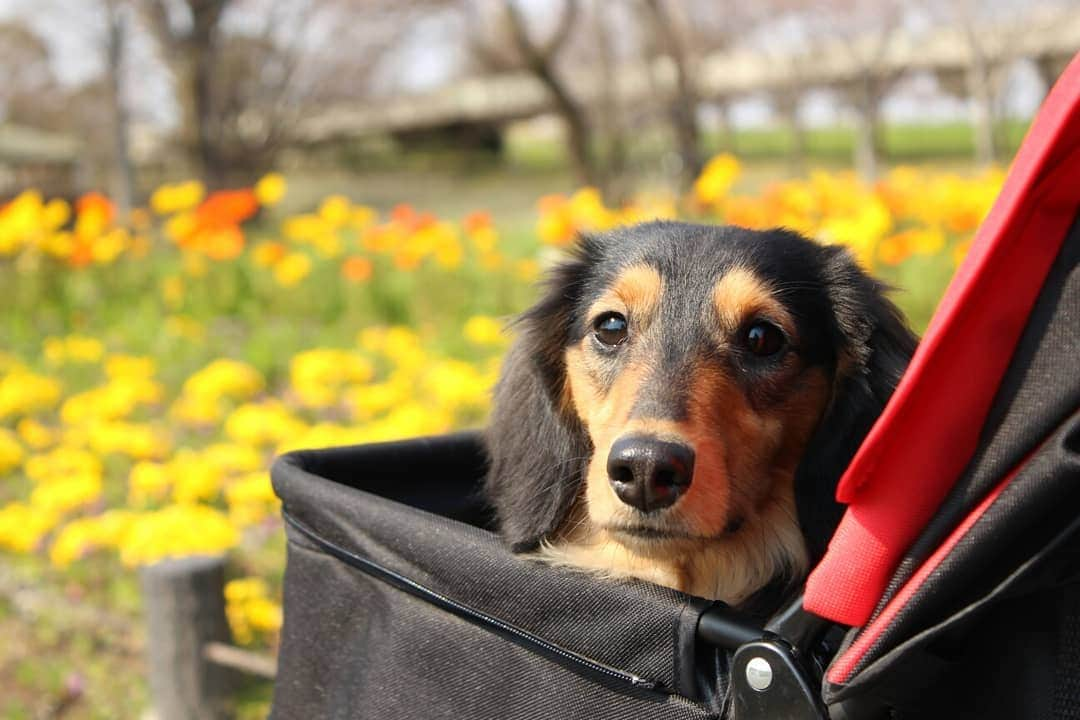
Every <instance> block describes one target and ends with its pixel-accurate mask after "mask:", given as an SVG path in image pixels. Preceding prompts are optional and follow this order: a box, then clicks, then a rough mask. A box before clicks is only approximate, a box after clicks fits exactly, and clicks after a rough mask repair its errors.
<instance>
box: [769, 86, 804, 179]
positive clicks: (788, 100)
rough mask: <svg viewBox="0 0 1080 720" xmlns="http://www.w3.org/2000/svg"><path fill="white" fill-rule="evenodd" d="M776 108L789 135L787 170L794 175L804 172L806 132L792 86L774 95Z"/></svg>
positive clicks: (797, 98)
mask: <svg viewBox="0 0 1080 720" xmlns="http://www.w3.org/2000/svg"><path fill="white" fill-rule="evenodd" d="M776 105H777V109H778V110H779V112H780V116H781V118H783V121H784V125H786V126H787V129H788V134H789V135H790V137H791V147H790V149H789V150H788V166H789V171H790V172H791V174H792V175H794V176H801V175H802V174H803V173H805V172H806V133H805V131H804V130H803V126H802V120H801V119H800V118H799V95H798V93H797V91H796V90H795V89H794V88H788V89H786V90H784V91H781V92H780V93H779V94H778V95H777V96H776Z"/></svg>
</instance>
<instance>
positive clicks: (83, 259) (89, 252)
mask: <svg viewBox="0 0 1080 720" xmlns="http://www.w3.org/2000/svg"><path fill="white" fill-rule="evenodd" d="M67 261H68V265H70V266H71V267H76V268H81V267H86V266H87V265H89V264H90V263H91V262H93V261H94V248H93V246H92V245H91V244H90V241H89V240H87V239H85V238H81V237H80V238H75V246H74V248H73V249H72V251H71V255H69V256H68V259H67Z"/></svg>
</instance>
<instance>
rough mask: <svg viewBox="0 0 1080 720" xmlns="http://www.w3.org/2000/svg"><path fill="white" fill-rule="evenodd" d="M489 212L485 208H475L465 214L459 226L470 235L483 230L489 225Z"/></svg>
mask: <svg viewBox="0 0 1080 720" xmlns="http://www.w3.org/2000/svg"><path fill="white" fill-rule="evenodd" d="M491 224H492V223H491V213H489V212H487V211H485V210H477V211H476V212H471V213H469V214H468V215H466V216H465V219H464V220H462V221H461V226H462V227H463V228H465V232H467V233H469V234H470V235H471V234H473V233H475V232H479V231H481V230H485V229H487V228H490V227H491Z"/></svg>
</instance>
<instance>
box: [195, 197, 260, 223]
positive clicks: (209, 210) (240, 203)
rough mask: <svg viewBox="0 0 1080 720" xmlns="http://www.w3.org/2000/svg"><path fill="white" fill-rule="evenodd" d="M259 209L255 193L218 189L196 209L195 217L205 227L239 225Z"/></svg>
mask: <svg viewBox="0 0 1080 720" xmlns="http://www.w3.org/2000/svg"><path fill="white" fill-rule="evenodd" d="M258 210H259V201H258V200H257V199H256V198H255V193H254V192H252V191H251V190H249V189H248V188H244V189H242V190H218V191H217V192H214V193H211V194H210V196H209V197H208V198H206V200H204V201H203V203H202V205H200V206H199V208H198V209H197V210H196V211H195V219H196V222H198V223H199V225H201V226H203V227H221V226H224V225H239V224H240V223H242V222H244V221H245V220H248V219H250V218H251V217H252V216H253V215H255V213H256V212H257V211H258Z"/></svg>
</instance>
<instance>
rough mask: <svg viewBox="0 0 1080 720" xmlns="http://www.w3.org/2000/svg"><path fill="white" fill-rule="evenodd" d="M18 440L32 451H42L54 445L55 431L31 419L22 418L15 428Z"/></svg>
mask: <svg viewBox="0 0 1080 720" xmlns="http://www.w3.org/2000/svg"><path fill="white" fill-rule="evenodd" d="M15 431H16V432H17V433H19V438H20V439H22V441H23V442H24V443H26V445H27V446H28V447H30V448H32V449H34V450H44V449H46V448H48V447H50V446H52V445H55V444H56V437H57V434H56V431H55V430H53V429H51V428H48V427H45V426H44V425H42V424H41V423H39V422H38V421H37V420H34V419H33V418H23V419H22V420H20V421H19V424H18V425H16V426H15Z"/></svg>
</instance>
